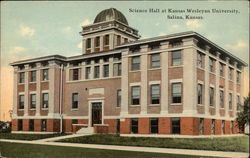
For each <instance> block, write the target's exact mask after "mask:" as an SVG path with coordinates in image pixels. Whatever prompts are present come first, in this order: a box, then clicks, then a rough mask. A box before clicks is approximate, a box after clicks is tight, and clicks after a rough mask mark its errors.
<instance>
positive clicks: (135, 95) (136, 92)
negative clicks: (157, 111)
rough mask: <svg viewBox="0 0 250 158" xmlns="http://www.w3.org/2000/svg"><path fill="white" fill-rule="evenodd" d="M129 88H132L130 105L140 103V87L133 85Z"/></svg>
mask: <svg viewBox="0 0 250 158" xmlns="http://www.w3.org/2000/svg"><path fill="white" fill-rule="evenodd" d="M131 90H132V105H139V104H140V87H139V86H133V87H132V89H131Z"/></svg>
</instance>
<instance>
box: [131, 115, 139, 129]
mask: <svg viewBox="0 0 250 158" xmlns="http://www.w3.org/2000/svg"><path fill="white" fill-rule="evenodd" d="M131 133H138V119H136V118H132V119H131Z"/></svg>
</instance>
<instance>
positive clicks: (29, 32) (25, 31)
mask: <svg viewBox="0 0 250 158" xmlns="http://www.w3.org/2000/svg"><path fill="white" fill-rule="evenodd" d="M19 33H20V34H21V35H22V36H29V37H31V36H33V35H34V34H35V29H33V28H31V27H29V26H26V25H20V27H19Z"/></svg>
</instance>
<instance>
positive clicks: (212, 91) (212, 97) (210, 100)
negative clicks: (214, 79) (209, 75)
mask: <svg viewBox="0 0 250 158" xmlns="http://www.w3.org/2000/svg"><path fill="white" fill-rule="evenodd" d="M209 105H210V106H213V105H214V88H213V87H210V89H209Z"/></svg>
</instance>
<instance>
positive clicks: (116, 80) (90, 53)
mask: <svg viewBox="0 0 250 158" xmlns="http://www.w3.org/2000/svg"><path fill="white" fill-rule="evenodd" d="M80 34H81V36H82V48H83V49H82V55H79V56H71V57H64V56H60V55H52V56H44V57H40V58H34V59H28V60H22V61H16V62H13V63H11V65H12V66H13V67H14V97H13V100H14V105H13V116H12V130H13V132H27V133H28V132H37V133H38V132H39V133H40V132H42V133H48V132H79V133H80V132H95V133H121V134H181V135H213V134H215V135H220V134H236V133H238V128H237V125H236V122H235V121H234V120H235V117H236V113H237V111H239V109H240V103H241V102H242V101H243V98H242V92H243V88H242V87H243V85H242V84H243V75H242V72H243V68H244V66H246V63H244V62H243V61H242V60H241V59H239V58H237V57H236V56H234V55H232V54H230V53H229V52H228V51H226V50H224V49H223V48H221V47H219V46H218V45H216V44H215V43H213V42H211V41H209V40H208V39H206V38H205V37H203V36H201V35H200V34H198V33H196V32H183V33H178V34H171V35H166V36H159V37H154V38H148V39H142V40H139V38H140V35H139V34H138V31H137V30H136V29H134V28H132V27H130V26H129V25H128V22H127V20H126V18H125V16H124V15H123V14H122V13H121V12H119V11H118V10H116V9H114V8H110V9H106V10H104V11H102V12H100V13H99V14H98V15H97V16H96V18H95V20H94V23H93V24H91V25H88V26H83V27H82V31H81V32H80Z"/></svg>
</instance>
